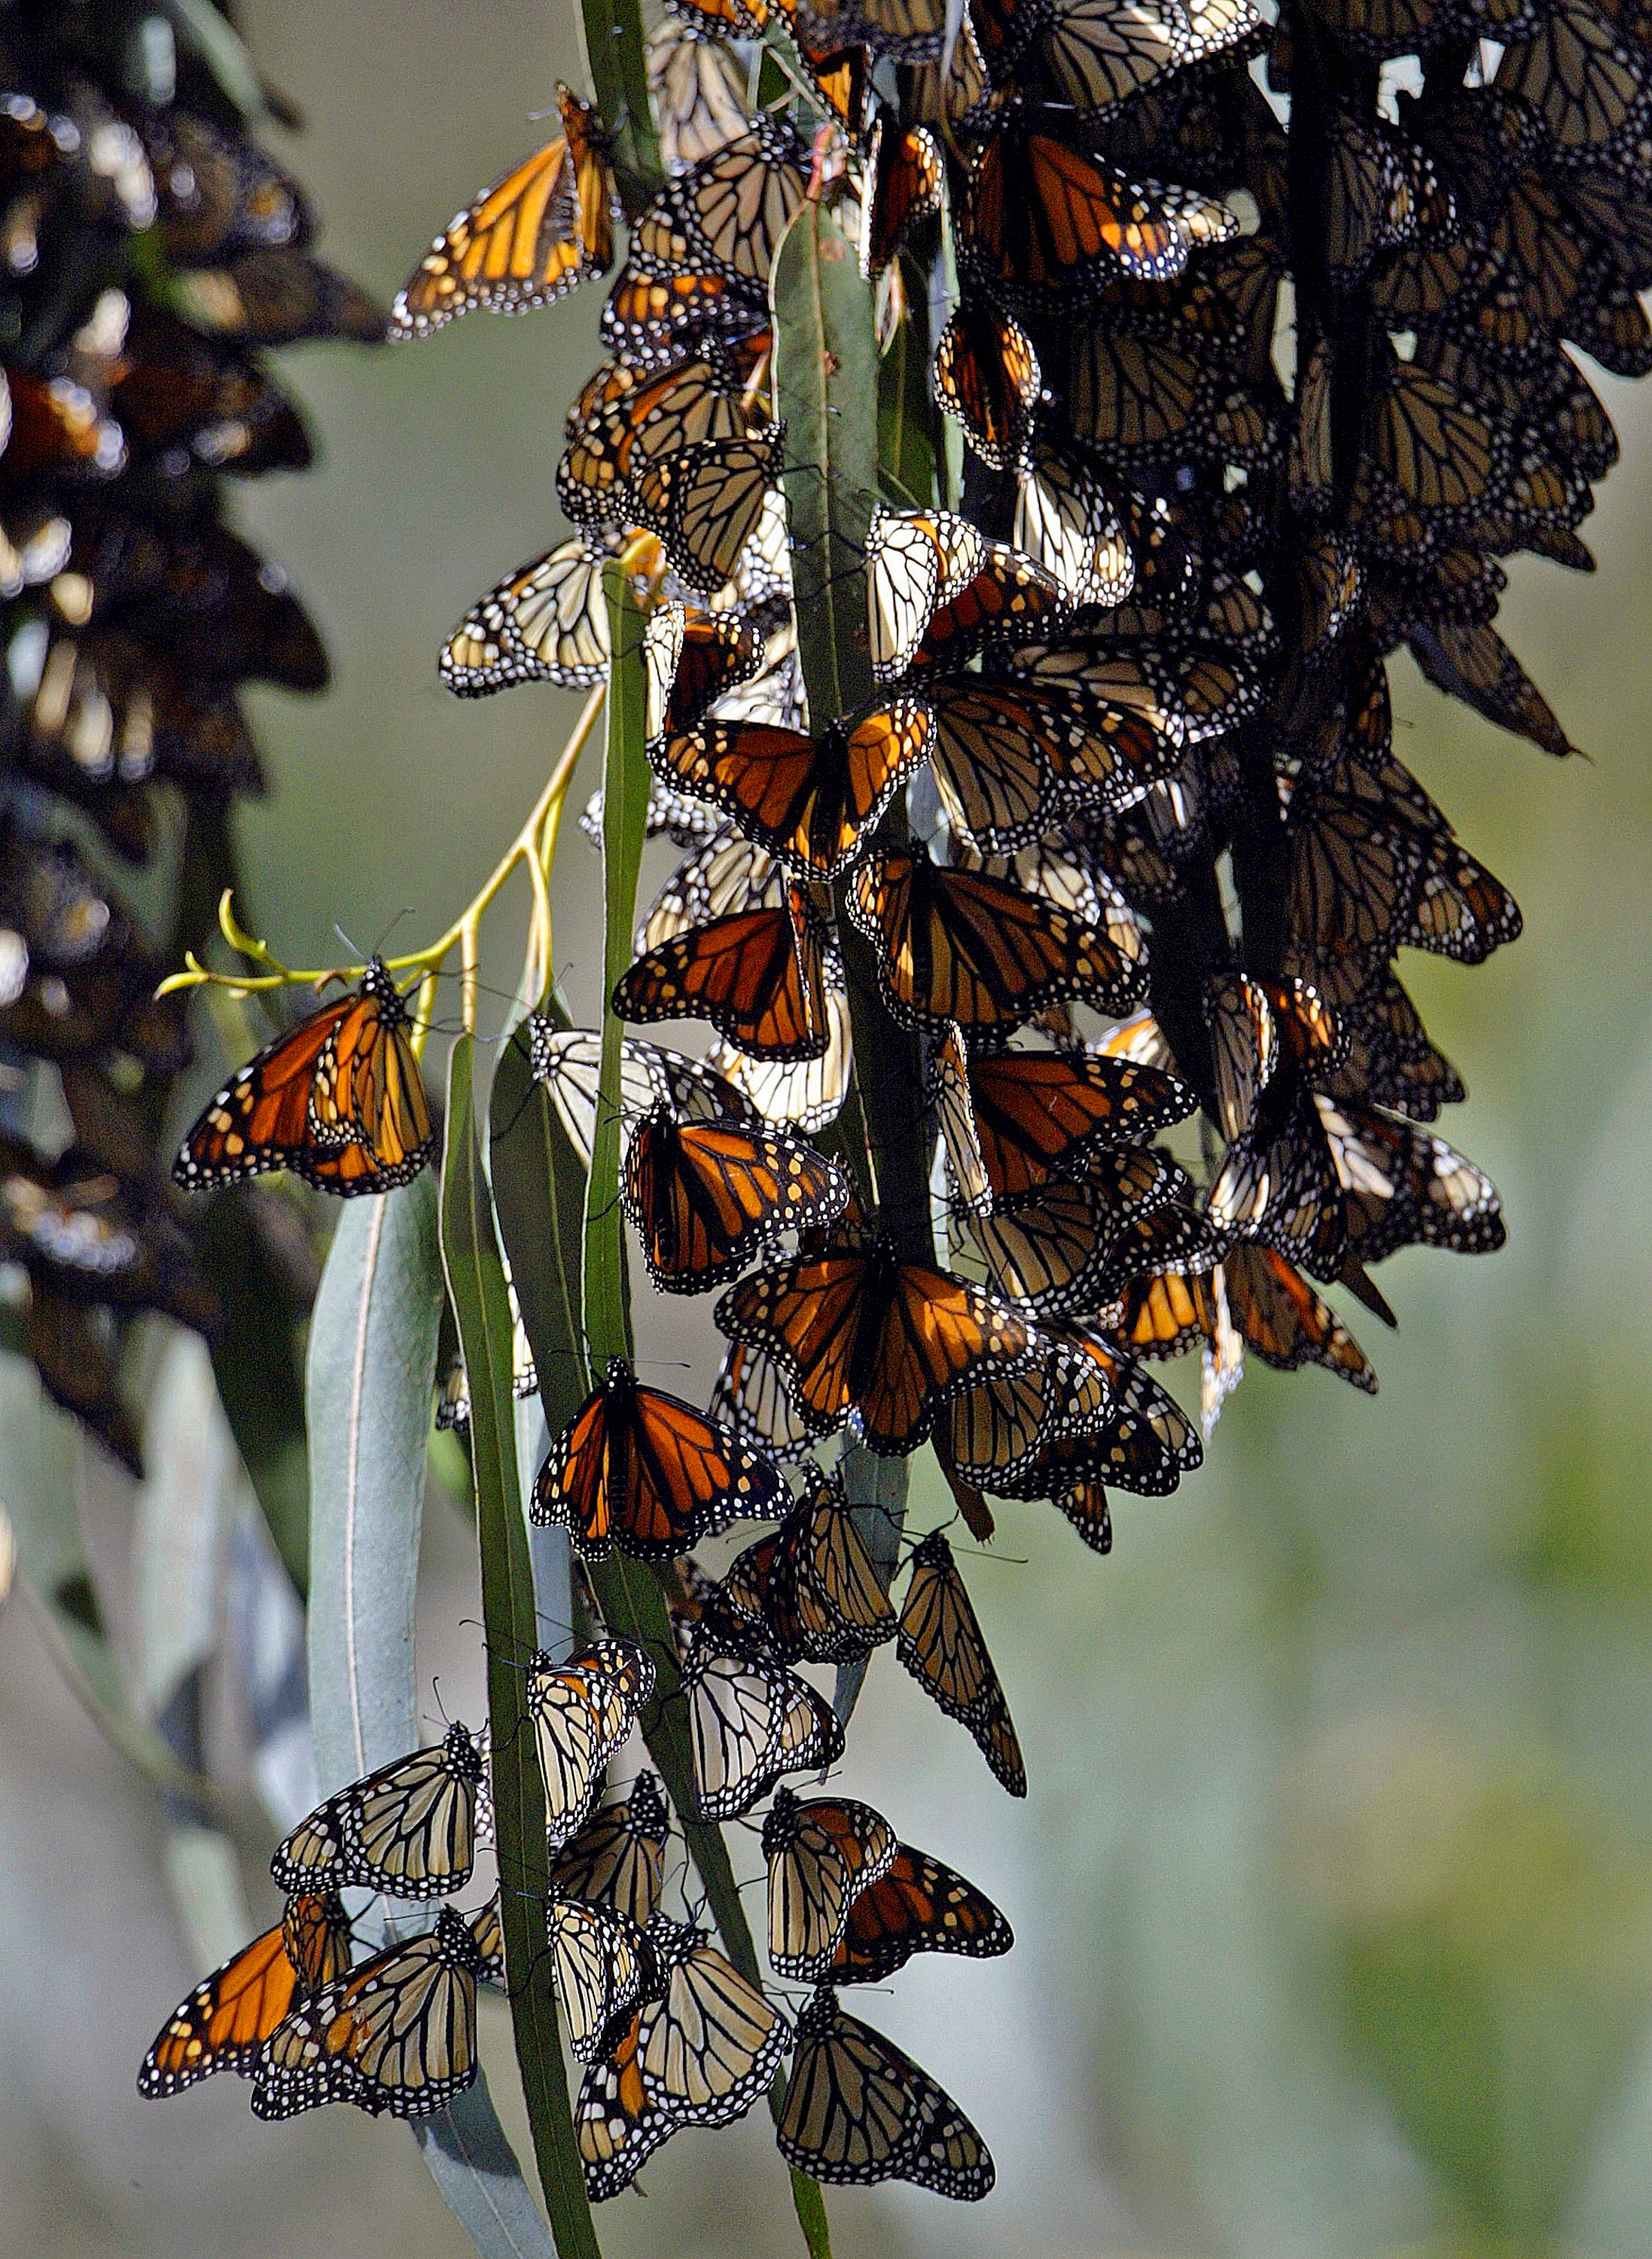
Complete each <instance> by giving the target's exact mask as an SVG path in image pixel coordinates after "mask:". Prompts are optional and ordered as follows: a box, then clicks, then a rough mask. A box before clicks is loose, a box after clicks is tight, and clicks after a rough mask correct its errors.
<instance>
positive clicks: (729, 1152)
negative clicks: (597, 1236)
mask: <svg viewBox="0 0 1652 2259" xmlns="http://www.w3.org/2000/svg"><path fill="white" fill-rule="evenodd" d="M620 1191H621V1199H622V1201H623V1207H624V1210H625V1215H626V1219H627V1221H628V1222H630V1226H631V1228H632V1229H633V1230H634V1231H635V1232H636V1233H637V1237H638V1239H639V1240H640V1241H641V1244H642V1249H643V1259H644V1262H645V1264H646V1265H647V1266H648V1275H649V1277H650V1278H651V1279H652V1280H653V1282H654V1284H655V1285H656V1286H659V1287H660V1288H661V1289H662V1290H663V1291H665V1292H666V1293H686V1294H693V1293H703V1292H704V1291H705V1290H706V1289H707V1288H709V1287H711V1286H722V1285H724V1284H726V1283H727V1281H728V1280H729V1279H731V1278H733V1277H734V1276H735V1275H736V1274H737V1272H740V1271H741V1270H743V1269H744V1267H745V1265H747V1264H748V1263H749V1262H751V1260H752V1258H754V1257H755V1256H756V1255H757V1254H758V1253H759V1252H760V1251H762V1250H763V1249H765V1247H768V1246H770V1245H772V1244H773V1241H774V1240H775V1239H776V1237H777V1236H780V1234H781V1233H784V1232H787V1231H808V1230H814V1229H818V1228H819V1227H820V1226H821V1225H822V1224H825V1223H830V1222H831V1221H832V1219H833V1218H834V1217H835V1216H837V1215H841V1214H842V1213H843V1210H844V1205H845V1203H846V1202H847V1201H848V1198H849V1187H848V1184H847V1182H846V1180H845V1179H844V1178H843V1177H842V1176H841V1175H840V1174H839V1173H838V1172H837V1170H836V1169H835V1168H834V1167H833V1166H832V1165H831V1164H830V1162H829V1161H827V1160H825V1159H823V1158H822V1156H821V1155H820V1154H818V1153H816V1152H815V1151H814V1149H813V1148H812V1147H811V1146H808V1145H806V1144H803V1142H802V1141H801V1138H797V1137H791V1136H789V1135H788V1134H787V1133H785V1132H783V1131H779V1130H773V1129H749V1128H746V1127H744V1126H743V1125H740V1124H738V1123H728V1122H679V1121H678V1120H677V1119H676V1118H675V1116H674V1115H673V1114H672V1113H671V1111H670V1109H669V1108H666V1107H656V1108H653V1109H652V1111H651V1112H650V1113H649V1114H648V1115H645V1116H644V1119H643V1121H642V1122H640V1123H639V1124H638V1125H637V1129H636V1131H635V1133H634V1135H633V1137H632V1138H631V1142H630V1146H629V1148H628V1149H627V1151H626V1154H625V1165H624V1168H623V1172H622V1176H621V1183H620ZM678 1550H681V1549H680V1548H679V1549H678Z"/></svg>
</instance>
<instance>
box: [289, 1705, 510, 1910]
mask: <svg viewBox="0 0 1652 2259" xmlns="http://www.w3.org/2000/svg"><path fill="white" fill-rule="evenodd" d="M480 1781H481V1755H480V1753H479V1751H478V1749H477V1746H476V1743H475V1741H474V1738H473V1737H472V1735H471V1734H470V1732H469V1731H468V1729H467V1728H466V1727H464V1726H462V1725H459V1724H457V1723H455V1724H453V1725H452V1726H450V1727H449V1728H448V1730H447V1734H446V1736H445V1739H444V1740H442V1741H441V1742H438V1743H437V1745H436V1746H435V1747H434V1748H433V1749H416V1750H414V1751H413V1753H412V1754H411V1755H410V1756H409V1757H398V1758H396V1759H395V1762H394V1763H393V1764H388V1765H381V1767H380V1768H379V1770H378V1771H376V1772H372V1773H369V1774H368V1775H367V1778H365V1779H364V1780H359V1781H356V1782H355V1783H353V1784H352V1786H350V1787H348V1788H345V1789H340V1790H339V1792H338V1794H337V1795H336V1796H330V1797H329V1798H328V1799H326V1801H325V1803H324V1804H322V1805H319V1806H317V1809H316V1810H315V1811H314V1812H312V1813H311V1814H310V1817H309V1818H308V1819H307V1820H304V1821H300V1823H299V1825H298V1826H297V1827H296V1828H294V1829H293V1831H292V1832H291V1834H290V1835H288V1836H286V1837H285V1838H284V1839H283V1841H282V1842H281V1843H280V1845H279V1846H278V1847H277V1849H276V1851H275V1854H274V1857H273V1858H272V1859H271V1861H270V1872H271V1874H272V1875H274V1878H275V1881H276V1885H277V1886H278V1887H279V1888H280V1889H281V1890H283V1891H305V1890H316V1889H317V1888H324V1889H329V1890H331V1889H337V1888H339V1887H341V1886H342V1885H346V1884H360V1885H363V1886H364V1887H366V1888H367V1889H368V1890H375V1891H388V1892H391V1893H392V1894H393V1895H394V1896H395V1897H396V1898H402V1899H424V1898H440V1897H444V1896H445V1894H446V1893H447V1892H450V1891H454V1890H459V1889H462V1888H463V1886H464V1885H465V1884H466V1882H467V1881H468V1880H469V1879H470V1871H471V1866H472V1863H473V1861H474V1856H475V1832H474V1823H475V1810H476V1791H477V1786H478V1785H479V1783H480Z"/></svg>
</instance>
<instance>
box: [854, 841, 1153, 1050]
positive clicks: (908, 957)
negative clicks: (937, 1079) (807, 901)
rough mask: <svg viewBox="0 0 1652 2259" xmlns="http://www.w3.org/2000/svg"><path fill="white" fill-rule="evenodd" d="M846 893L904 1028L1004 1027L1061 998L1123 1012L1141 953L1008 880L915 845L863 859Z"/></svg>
mask: <svg viewBox="0 0 1652 2259" xmlns="http://www.w3.org/2000/svg"><path fill="white" fill-rule="evenodd" d="M845 899H846V901H847V905H848V909H849V914H850V916H851V918H852V919H853V920H854V922H855V923H856V925H857V926H858V928H859V929H860V930H861V931H862V932H863V933H864V934H865V936H866V937H867V939H868V940H870V941H872V942H873V943H875V944H876V945H877V950H878V981H879V988H880V989H881V990H882V992H883V995H884V998H885V1000H886V1001H887V1004H888V1006H889V1008H890V1010H891V1011H892V1012H893V1013H894V1016H895V1017H896V1018H897V1019H898V1020H900V1021H901V1022H902V1023H903V1024H904V1025H906V1026H908V1027H913V1026H920V1027H921V1026H923V1025H925V1024H926V1023H927V1024H929V1025H939V1024H941V1023H944V1022H946V1021H949V1020H956V1021H957V1022H958V1024H959V1026H960V1027H962V1028H963V1029H965V1031H966V1032H968V1033H970V1034H974V1033H976V1032H979V1033H981V1034H994V1033H996V1034H1004V1035H1008V1033H1009V1032H1010V1031H1011V1030H1013V1029H1014V1028H1015V1027H1017V1026H1019V1025H1020V1024H1021V1023H1022V1022H1023V1021H1026V1020H1029V1019H1031V1018H1032V1016H1033V1015H1034V1014H1035V1013H1036V1012H1038V1011H1041V1010H1042V1009H1043V1008H1044V1006H1046V1005H1048V1004H1053V1003H1056V1002H1058V1001H1060V1000H1061V999H1063V998H1064V997H1069V996H1073V997H1084V998H1085V999H1086V1000H1087V1001H1089V1002H1091V1003H1093V1004H1095V1005H1096V1006H1097V1007H1098V1008H1100V1009H1101V1010H1103V1011H1108V1012H1123V1011H1126V1010H1128V1009H1129V1006H1130V1005H1131V1003H1133V1002H1134V1001H1135V1000H1136V997H1137V996H1138V995H1139V994H1141V990H1142V986H1143V977H1144V966H1143V962H1142V960H1141V958H1136V959H1134V960H1132V959H1130V958H1127V957H1126V956H1125V955H1124V953H1123V951H1121V950H1120V949H1118V948H1116V947H1115V946H1114V944H1113V943H1112V942H1111V941H1110V940H1108V939H1107V938H1106V937H1104V936H1103V935H1101V934H1099V933H1093V932H1091V931H1089V930H1087V929H1086V927H1084V926H1082V925H1080V924H1079V923H1078V921H1077V920H1076V919H1075V918H1072V917H1070V916H1068V915H1067V914H1066V912H1065V911H1064V910H1060V909H1056V908H1055V907H1054V906H1053V905H1052V904H1050V903H1049V902H1046V901H1043V900H1042V899H1041V898H1040V897H1039V896H1038V895H1036V894H1028V893H1027V892H1026V891H1025V890H1024V889H1023V888H1022V887H1017V886H1015V885H1012V884H1011V883H1010V882H1009V881H1008V880H1003V879H996V878H991V877H988V876H987V875H986V873H982V872H975V871H943V870H942V869H941V868H940V867H939V866H937V865H936V864H934V863H932V862H930V860H929V857H928V856H927V855H926V854H924V853H923V852H922V849H916V850H914V851H908V852H906V853H896V852H887V851H884V852H878V853H876V854H873V855H872V856H869V857H868V858H867V859H866V861H865V862H864V863H862V864H860V865H858V866H857V867H856V869H855V870H853V871H852V872H851V873H850V877H849V882H848V887H847V890H846V895H845Z"/></svg>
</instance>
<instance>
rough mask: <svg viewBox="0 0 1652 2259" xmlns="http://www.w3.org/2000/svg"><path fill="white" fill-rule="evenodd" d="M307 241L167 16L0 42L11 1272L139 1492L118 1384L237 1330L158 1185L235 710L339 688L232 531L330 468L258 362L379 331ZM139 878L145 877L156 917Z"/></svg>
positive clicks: (1, 1209)
mask: <svg viewBox="0 0 1652 2259" xmlns="http://www.w3.org/2000/svg"><path fill="white" fill-rule="evenodd" d="M208 12H209V13H210V11H208ZM314 232H315V222H314V218H313V216H312V213H311V210H310V204H309V203H308V201H307V199H306V198H305V196H304V194H303V190H302V189H301V188H300V187H299V185H298V183H297V182H296V181H295V180H294V179H293V178H292V177H291V176H290V175H289V174H288V173H287V172H286V171H285V170H284V169H283V168H282V167H281V166H280V165H278V164H277V163H275V162H274V160H272V159H271V158H269V157H268V156H267V155H266V154H265V153H264V152H263V151H262V150H261V149H260V147H259V146H257V144H256V143H255V142H254V141H253V139H251V137H250V135H249V134H248V132H246V128H245V127H244V125H243V123H242V120H241V118H239V115H238V113H237V112H236V111H235V110H234V109H233V108H232V106H231V103H230V101H229V99H228V98H227V97H226V96H225V94H224V91H223V90H222V89H221V88H220V86H219V85H218V84H217V82H216V81H215V80H214V78H213V77H212V76H211V75H210V72H209V70H208V68H207V67H206V65H205V64H204V62H203V60H202V57H201V54H200V53H198V52H197V51H196V48H195V47H193V46H190V45H189V43H187V42H186V41H185V40H184V39H182V36H181V35H180V36H178V37H175V38H174V31H173V28H172V27H171V25H169V24H168V23H167V21H165V20H163V19H162V18H158V17H157V18H140V17H139V14H136V13H134V12H132V11H128V10H125V9H118V8H117V9H95V10H71V11H62V10H44V11H40V10H36V11H12V19H11V20H8V22H7V24H6V25H5V26H4V31H3V32H0V639H3V641H4V661H5V663H4V681H3V682H0V1085H3V1087H4V1094H5V1097H4V1104H5V1128H6V1135H5V1137H4V1140H3V1141H0V1260H4V1262H5V1263H6V1264H7V1265H9V1266H16V1272H15V1275H18V1276H19V1277H20V1278H21V1279H24V1280H25V1282H26V1285H25V1287H24V1288H23V1290H22V1301H21V1305H20V1307H19V1308H17V1310H16V1312H15V1317H14V1322H15V1325H16V1328H17V1336H16V1338H15V1341H14V1343H13V1345H16V1346H19V1347H21V1348H23V1349H24V1350H25V1351H26V1353H27V1354H28V1355H29V1356H30V1357H31V1358H32V1360H33V1362H34V1364H35V1365H36V1366H37V1368H38V1370H39V1374H40V1377H41V1379H42V1380H43V1381H44V1383H45V1385H46V1388H47V1389H48V1390H49V1392H50V1393H51V1394H52V1395H53V1397H54V1398H55V1399H56V1400H57V1401H58V1402H59V1403H60V1404H61V1405H63V1406H65V1407H67V1408H68V1409H69V1410H70V1411H72V1412H74V1413H75V1414H77V1415H79V1416H80V1417H81V1418H82V1420H83V1421H84V1422H86V1423H87V1425H88V1426H89V1429H91V1430H92V1431H93V1432H94V1433H95V1434H96V1435H97V1436H99V1437H100V1438H101V1440H102V1441H103V1443H105V1444H106V1445H107V1446H108V1447H109V1448H110V1450H112V1451H114V1452H115V1453H116V1455H117V1457H120V1458H122V1459H123V1460H125V1462H126V1463H127V1464H129V1465H131V1466H132V1467H133V1468H134V1469H135V1468H136V1467H137V1465H138V1462H139V1446H138V1437H137V1431H136V1428H135V1426H134V1422H133V1421H132V1415H131V1413H130V1411H129V1409H128V1407H127V1406H126V1404H125V1401H124V1400H123V1398H122V1394H121V1390H120V1385H119V1363H120V1356H121V1350H122V1343H123V1338H124V1335H125V1328H126V1322H127V1320H128V1318H129V1316H130V1315H131V1314H132V1312H134V1311H136V1310H139V1309H153V1310H160V1311H164V1312H166V1313H167V1315H170V1316H172V1317H174V1318H176V1319H178V1320H180V1321H181V1322H183V1323H185V1324H187V1325H191V1326H194V1327H196V1328H198V1329H203V1330H210V1329H212V1328H213V1327H214V1326H215V1324H216V1322H217V1316H218V1309H217V1297H216V1295H215V1291H214V1286H213V1283H212V1279H211V1272H210V1264H208V1263H206V1262H205V1261H203V1258H202V1256H201V1253H200V1250H199V1247H198V1245H197V1243H196V1236H195V1235H194V1233H193V1231H192V1230H190V1229H189V1228H188V1225H187V1223H186V1222H184V1221H182V1220H181V1219H180V1218H179V1216H178V1215H176V1214H175V1213H174V1208H173V1206H172V1203H171V1201H170V1197H169V1194H167V1189H166V1187H165V1184H164V1180H163V1177H162V1173H161V1170H160V1167H159V1166H158V1165H157V1164H158V1143H159V1139H160V1135H161V1134H162V1117H163V1116H164V1115H165V1112H166V1109H167V1101H168V1098H169V1094H170V1093H171V1092H172V1090H173V1088H174V1085H175V1083H176V1081H177V1079H178V1078H179V1076H180V1075H181V1074H182V1072H183V1071H184V1070H185V1069H186V1067H187V1066H188V1065H189V1057H190V1051H189V1037H188V1033H187V1030H186V1026H185V1020H184V1014H183V1008H182V1001H181V1000H180V999H178V998H176V997H168V998H163V999H161V1000H160V1001H156V999H155V994H154V991H155V988H156V985H157V983H158V982H159V981H160V979H161V977H162V975H163V974H164V973H167V972H168V971H169V970H170V969H171V964H172V961H173V958H174V952H175V950H176V949H177V948H178V947H180V946H182V945H184V944H189V943H191V942H194V941H196V940H198V939H200V938H201V936H200V935H199V934H198V933H197V932H196V930H195V928H194V926H193V924H192V923H190V921H191V920H192V919H194V918H195V917H196V916H198V915H199V913H200V910H201V908H202V906H203V904H205V905H210V903H211V902H212V901H214V900H215V899H216V896H217V894H218V892H219V891H220V889H221V888H222V887H224V885H226V884H227V883H228V882H229V880H230V879H231V876H232V867H231V846H230V843H229V836H228V831H227V828H226V816H227V812H228V810H229V809H230V808H231V804H232V803H233V802H234V801H235V800H236V799H237V798H239V797H240V796H242V795H249V794H254V793H257V792H258V791H260V789H261V781H262V780H261V772H260V762H259V755H258V749H257V746H256V745H255V744H254V742H253V735H252V732H251V730H250V728H249V726H248V723H247V720H246V715H245V713H244V711H243V708H242V703H241V695H240V693H241V686H242V685H244V684H248V683H273V684H275V685H277V686H279V687H281V688H284V689H288V690H294V691H315V690H318V689H320V688H322V687H323V686H324V683H325V681H326V679H327V660H326V655H325V652H324V650H323V647H322V645H321V641H320V638H318V636H317V632H316V631H315V629H314V627H313V626H312V625H311V624H310V619H309V617H308V616H307V615H306V613H305V612H304V609H303V606H302V605H301V604H300V603H299V602H298V600H297V598H296V596H295V595H293V593H292V591H291V590H290V589H289V588H288V587H287V585H286V581H285V578H284V576H283V574H281V570H280V569H279V567H276V566H274V564H272V563H270V562H268V561H267V559H264V558H263V557H261V556H260V554H259V553H258V552H257V551H256V550H254V549H253V547H251V546H250V545H249V544H248V543H247V542H246V541H245V540H244V539H243V538H241V537H240V536H239V534H238V533H236V532H235V531H232V529H231V524H229V522H228V521H229V519H230V518H231V516H232V514H233V504H232V502H231V481H233V480H235V479H238V478H251V477H257V476H260V475H261V474H264V473H266V472H272V471H290V470H300V469H303V467H305V465H306V464H308V462H309V461H310V440H309V438H308V435H307V433H306V431H305V428H304V424H303V420H302V418H301V417H300V416H299V413H298V411H297V410H296V407H295V406H294V404H293V403H292V402H291V401H290V400H289V399H288V397H287V396H286V395H285V394H284V393H283V392H282V391H281V388H280V387H279V385H278V384H277V382H276V381H275V379H274V376H273V375H272V374H271V373H270V370H269V367H268V365H267V356H266V353H265V352H264V350H263V349H264V348H265V347H267V346H278V345H283V344H286V343H288V342H290V341H292V340H294V339H296V338H318V337H347V338H376V337H377V336H379V335H380V334H381V331H382V328H383V317H382V315H381V312H380V311H379V310H377V309H376V308H374V305H373V304H372V303H370V302H369V301H368V300H367V298H365V297H364V296H362V294H361V293H360V291H358V290H356V289H354V287H353V286H352V284H350V283H348V282H346V281H345V280H344V279H343V278H342V277H341V276H339V275H338V274H334V273H333V272H332V270H331V268H329V267H325V266H324V265H322V264H321V263H320V262H319V261H318V260H317V259H316V258H315V256H314V255H313V253H312V252H311V250H310V241H311V238H312V236H313V234H314ZM121 866H125V867H126V869H127V871H128V872H133V873H141V876H140V879H139V886H138V888H137V889H134V891H137V892H139V893H140V894H141V896H142V898H143V899H144V900H145V901H146V905H147V907H146V909H144V910H143V911H142V912H140V911H139V909H138V908H136V907H135V906H134V905H133V904H132V901H129V900H128V899H126V895H127V887H126V883H125V880H122V879H121V878H120V877H119V873H120V870H121ZM157 928H159V937H157ZM168 929H169V930H168ZM64 1115H67V1119H68V1124H69V1126H70V1129H71V1132H72V1134H71V1136H70V1137H69V1138H68V1142H67V1143H65V1141H64V1139H63V1137H61V1133H60V1132H59V1130H58V1129H57V1128H56V1126H55V1124H56V1123H58V1122H61V1120H62V1119H63V1117H64ZM37 1126H38V1128H39V1135H37V1134H35V1133H36V1130H37Z"/></svg>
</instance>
